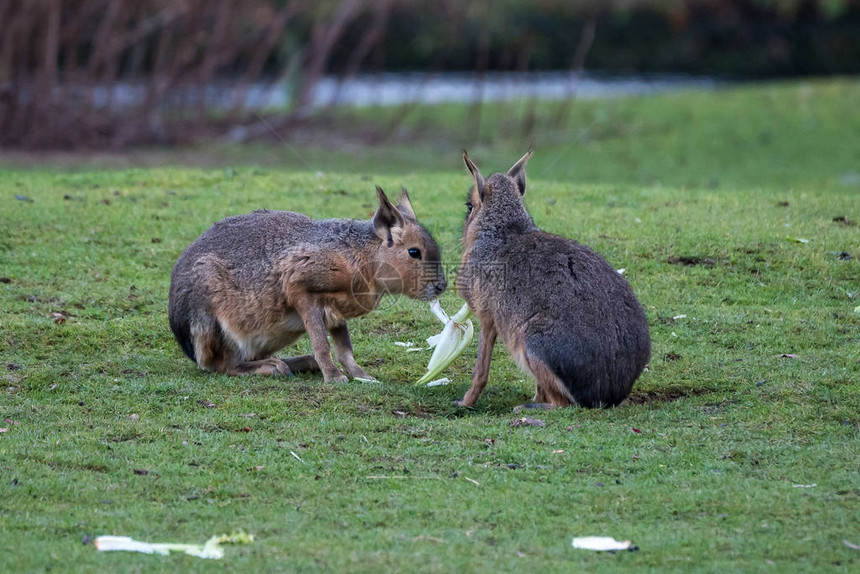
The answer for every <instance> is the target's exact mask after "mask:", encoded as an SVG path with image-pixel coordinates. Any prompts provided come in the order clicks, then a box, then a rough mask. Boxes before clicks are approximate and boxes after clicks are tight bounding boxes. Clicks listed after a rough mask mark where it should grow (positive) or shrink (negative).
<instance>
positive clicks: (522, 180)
mask: <svg viewBox="0 0 860 574" xmlns="http://www.w3.org/2000/svg"><path fill="white" fill-rule="evenodd" d="M533 152H534V148H533V147H529V151H527V152H526V155H524V156H523V157H521V158H520V159H519V160H518V161H517V163H515V164H514V165H513V166H511V169H509V170H508V177H510V178H513V180H514V181H516V182H517V188H518V189H519V190H520V195H525V193H526V164H527V163H528V162H529V159H530V158H531V157H532V153H533Z"/></svg>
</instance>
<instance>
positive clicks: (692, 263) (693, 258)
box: [668, 255, 717, 267]
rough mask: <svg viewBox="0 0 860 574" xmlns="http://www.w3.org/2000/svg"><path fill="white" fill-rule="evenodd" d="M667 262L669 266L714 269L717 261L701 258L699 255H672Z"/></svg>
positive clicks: (710, 258)
mask: <svg viewBox="0 0 860 574" xmlns="http://www.w3.org/2000/svg"><path fill="white" fill-rule="evenodd" d="M668 262H669V263H670V264H671V265H684V266H685V267H696V266H702V267H716V265H717V260H716V259H714V258H713V257H701V256H699V255H672V256H671V257H669V259H668Z"/></svg>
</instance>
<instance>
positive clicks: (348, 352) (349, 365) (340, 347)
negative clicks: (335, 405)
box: [329, 323, 373, 379]
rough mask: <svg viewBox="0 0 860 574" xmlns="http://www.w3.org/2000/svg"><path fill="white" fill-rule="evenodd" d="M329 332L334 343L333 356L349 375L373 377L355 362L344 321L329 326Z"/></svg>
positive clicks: (356, 377) (359, 377) (355, 377)
mask: <svg viewBox="0 0 860 574" xmlns="http://www.w3.org/2000/svg"><path fill="white" fill-rule="evenodd" d="M329 333H331V340H332V343H334V356H335V357H336V358H337V360H338V362H339V363H340V364H341V365H343V368H344V369H346V372H347V373H349V376H350V377H352V378H353V379H373V377H371V376H370V375H368V374H367V372H366V371H365V370H364V369H362V368H361V367H360V366H359V364H358V363H356V362H355V357H354V356H353V354H352V341H351V340H350V338H349V329H347V327H346V323H342V324H340V325H336V326H334V327H331V328H330V329H329Z"/></svg>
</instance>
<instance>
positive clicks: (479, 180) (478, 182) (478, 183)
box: [463, 150, 487, 200]
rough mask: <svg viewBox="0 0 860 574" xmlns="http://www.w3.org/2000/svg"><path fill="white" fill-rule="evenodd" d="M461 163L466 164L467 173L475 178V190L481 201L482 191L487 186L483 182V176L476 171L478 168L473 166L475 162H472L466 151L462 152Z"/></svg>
mask: <svg viewBox="0 0 860 574" xmlns="http://www.w3.org/2000/svg"><path fill="white" fill-rule="evenodd" d="M463 161H464V162H465V163H466V167H467V168H469V172H470V173H471V174H472V177H473V178H475V190H476V191H477V192H478V197H480V198H481V200H483V199H484V191H485V188H486V186H487V184H486V182H485V181H484V176H483V175H481V171H480V170H479V169H478V166H476V165H475V162H473V161H472V158H470V157H469V154H468V152H467V151H466V150H463Z"/></svg>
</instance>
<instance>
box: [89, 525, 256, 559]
mask: <svg viewBox="0 0 860 574" xmlns="http://www.w3.org/2000/svg"><path fill="white" fill-rule="evenodd" d="M253 541H254V537H253V536H252V535H250V534H246V533H245V532H244V531H242V530H238V531H236V532H233V533H232V534H223V535H221V536H213V537H212V538H210V539H209V540H207V541H206V543H205V544H203V545H202V546H201V545H199V544H180V543H175V542H159V543H150V542H141V541H139V540H134V539H132V538H131V537H129V536H99V537H98V538H96V540H95V547H96V550H98V551H99V552H109V551H126V552H142V553H143V554H161V555H162V556H166V555H168V554H170V552H171V551H175V552H184V553H185V554H188V555H190V556H197V557H198V558H208V559H215V560H218V559H220V558H223V557H224V550H223V549H222V548H221V545H222V544H250V543H252V542H253Z"/></svg>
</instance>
